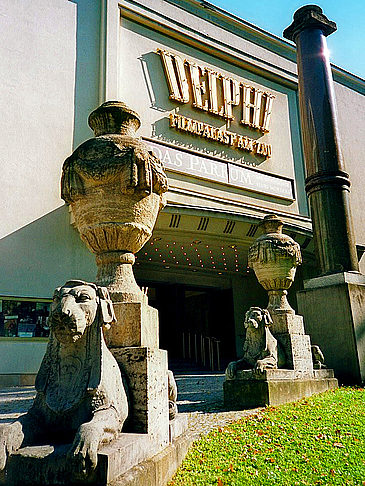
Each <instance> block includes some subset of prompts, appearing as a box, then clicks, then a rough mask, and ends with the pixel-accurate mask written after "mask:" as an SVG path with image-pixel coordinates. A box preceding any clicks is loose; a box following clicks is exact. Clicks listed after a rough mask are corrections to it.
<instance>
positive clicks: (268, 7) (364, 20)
mask: <svg viewBox="0 0 365 486" xmlns="http://www.w3.org/2000/svg"><path fill="white" fill-rule="evenodd" d="M208 1H209V2H210V3H213V4H214V5H217V6H218V7H220V8H223V9H224V10H226V11H227V12H230V13H232V14H234V15H237V16H239V17H241V18H242V19H244V20H246V21H248V22H251V23H252V24H255V25H257V26H259V27H261V28H262V29H264V30H267V31H268V32H271V33H272V34H275V35H277V36H279V37H282V36H283V30H284V29H285V27H287V26H288V25H289V24H291V22H292V19H293V14H294V12H295V11H296V10H297V9H298V8H299V7H302V6H303V5H307V4H314V3H317V2H310V1H308V2H305V1H304V2H303V1H300V0H299V1H297V0H208ZM317 5H319V6H320V7H321V8H322V10H323V13H324V14H325V15H326V16H327V17H328V18H329V20H333V21H334V22H336V24H337V31H336V32H335V33H333V34H332V35H330V36H329V37H328V38H327V43H328V48H329V50H330V60H331V62H332V63H333V64H336V65H337V66H339V67H341V68H343V69H346V70H347V71H350V72H351V73H353V74H356V75H357V76H360V77H362V78H365V0H319V1H318V3H317Z"/></svg>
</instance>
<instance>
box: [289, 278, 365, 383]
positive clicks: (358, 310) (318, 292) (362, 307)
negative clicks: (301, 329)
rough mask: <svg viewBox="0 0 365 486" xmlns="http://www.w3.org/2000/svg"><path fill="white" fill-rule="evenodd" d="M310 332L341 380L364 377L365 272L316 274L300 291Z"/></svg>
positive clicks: (298, 295)
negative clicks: (320, 275)
mask: <svg viewBox="0 0 365 486" xmlns="http://www.w3.org/2000/svg"><path fill="white" fill-rule="evenodd" d="M297 299H298V307H299V310H300V312H301V314H303V316H304V318H305V326H306V329H307V332H309V333H310V335H311V337H312V341H313V342H314V343H315V344H318V345H319V346H320V348H321V350H322V351H323V354H324V355H325V357H326V363H328V366H330V367H331V368H333V369H334V370H335V373H336V376H337V377H338V378H339V380H340V381H341V382H342V383H361V382H362V381H364V380H365V276H364V275H361V274H359V273H357V272H345V273H336V274H332V275H327V276H323V277H317V278H313V279H311V280H307V281H305V282H304V290H302V291H301V292H298V293H297Z"/></svg>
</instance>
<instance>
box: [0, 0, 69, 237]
mask: <svg viewBox="0 0 365 486" xmlns="http://www.w3.org/2000/svg"><path fill="white" fill-rule="evenodd" d="M0 14H1V17H2V22H1V24H0V25H1V27H0V59H1V65H2V69H1V70H2V73H3V76H2V84H1V98H0V100H1V101H0V109H1V117H0V133H1V139H2V141H3V142H2V143H1V145H0V165H1V178H2V184H1V191H0V207H1V215H2V216H1V225H0V238H1V237H4V236H5V235H7V234H9V233H12V232H13V231H15V230H17V229H19V228H21V227H23V226H25V225H27V224H29V223H31V222H32V221H34V220H36V219H37V218H40V217H42V216H43V215H44V214H46V213H48V212H50V211H52V210H54V209H55V208H57V207H59V206H61V205H62V204H63V202H62V201H61V199H60V196H59V190H58V187H59V179H60V173H61V166H62V161H63V160H64V159H65V157H66V156H67V155H68V154H69V153H70V151H71V149H72V137H73V121H74V88H75V61H76V55H75V41H76V5H75V4H73V3H71V2H69V1H65V0H53V1H52V2H49V1H47V0H3V1H2V2H1V6H0ZM5 73H6V74H5Z"/></svg>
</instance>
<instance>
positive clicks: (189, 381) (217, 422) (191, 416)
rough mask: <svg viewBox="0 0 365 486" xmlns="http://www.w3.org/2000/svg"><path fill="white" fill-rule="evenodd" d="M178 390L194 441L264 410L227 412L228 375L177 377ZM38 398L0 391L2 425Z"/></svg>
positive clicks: (30, 392) (18, 390)
mask: <svg viewBox="0 0 365 486" xmlns="http://www.w3.org/2000/svg"><path fill="white" fill-rule="evenodd" d="M175 379H176V383H177V387H178V402H177V405H178V409H179V412H180V413H184V414H187V415H188V420H189V429H190V430H191V431H193V434H194V438H198V437H199V436H200V435H205V434H207V433H208V432H209V431H210V430H212V429H214V428H218V427H224V426H225V425H227V424H229V423H232V422H235V421H237V420H239V419H240V418H242V417H247V416H248V415H252V414H254V413H256V412H258V411H259V410H260V409H252V410H242V411H238V412H237V411H236V412H231V411H227V410H225V409H224V405H223V381H224V374H222V373H218V374H214V373H198V372H196V373H189V374H176V375H175ZM34 397H35V389H34V387H32V386H27V387H14V388H3V389H0V423H9V422H12V421H14V420H16V419H17V418H18V417H19V415H21V414H23V413H25V412H27V410H28V409H29V407H30V406H31V404H32V402H33V398H34Z"/></svg>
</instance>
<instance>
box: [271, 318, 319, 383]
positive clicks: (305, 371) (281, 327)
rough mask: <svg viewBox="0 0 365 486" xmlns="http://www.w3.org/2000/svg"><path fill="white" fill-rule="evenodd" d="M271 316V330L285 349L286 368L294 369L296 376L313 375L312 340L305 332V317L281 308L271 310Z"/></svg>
mask: <svg viewBox="0 0 365 486" xmlns="http://www.w3.org/2000/svg"><path fill="white" fill-rule="evenodd" d="M271 317H272V320H273V324H272V327H271V332H272V333H273V335H274V336H275V338H276V339H277V340H278V342H279V343H280V344H281V345H282V347H283V349H284V353H285V357H286V368H289V369H290V370H291V369H292V370H294V371H295V373H296V377H311V376H313V363H312V352H311V342H310V337H309V336H307V335H306V334H304V324H303V317H302V316H297V315H296V314H295V313H294V312H287V311H280V310H276V311H273V312H271Z"/></svg>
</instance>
